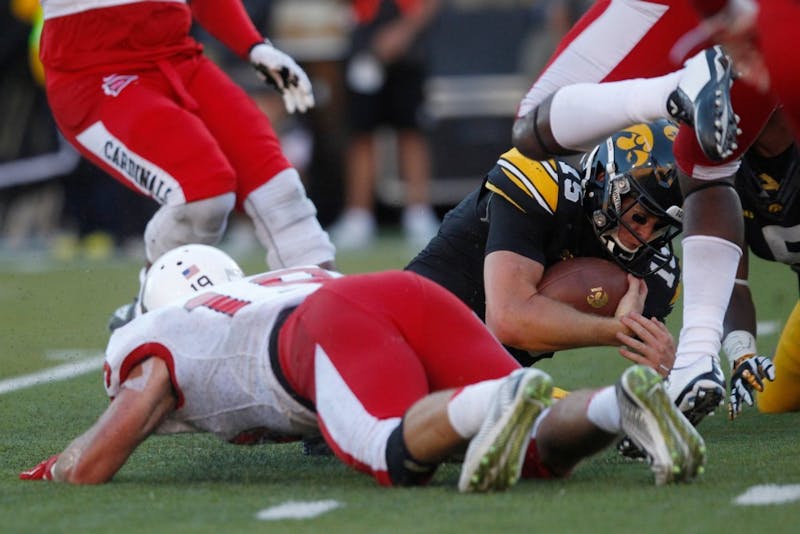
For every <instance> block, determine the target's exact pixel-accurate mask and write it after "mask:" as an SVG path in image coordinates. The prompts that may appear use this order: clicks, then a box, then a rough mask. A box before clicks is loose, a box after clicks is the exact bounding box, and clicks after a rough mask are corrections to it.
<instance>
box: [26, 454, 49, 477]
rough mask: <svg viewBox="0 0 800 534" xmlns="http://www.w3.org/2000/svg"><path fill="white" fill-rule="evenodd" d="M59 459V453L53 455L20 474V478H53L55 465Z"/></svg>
mask: <svg viewBox="0 0 800 534" xmlns="http://www.w3.org/2000/svg"><path fill="white" fill-rule="evenodd" d="M57 460H58V455H57V454H56V455H54V456H51V457H50V458H48V459H47V460H44V461H43V462H41V463H39V465H37V466H36V467H33V468H31V469H28V470H27V471H23V472H22V473H20V474H19V479H20V480H53V466H54V465H55V463H56V461H57Z"/></svg>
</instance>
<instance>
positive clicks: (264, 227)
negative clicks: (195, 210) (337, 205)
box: [243, 169, 335, 269]
mask: <svg viewBox="0 0 800 534" xmlns="http://www.w3.org/2000/svg"><path fill="white" fill-rule="evenodd" d="M243 205H244V209H245V211H246V212H247V214H248V215H249V216H250V218H251V219H252V220H253V225H254V226H255V230H256V236H258V239H259V241H261V244H262V245H264V248H266V249H267V264H268V265H269V267H270V268H271V269H280V268H283V267H294V266H298V265H320V264H323V263H326V262H332V261H333V258H334V252H335V249H334V247H333V244H332V243H331V240H330V239H329V238H328V233H327V232H325V230H323V229H322V226H321V225H320V224H319V221H318V220H317V217H316V216H317V209H316V207H314V203H313V202H311V200H309V198H308V197H307V196H306V191H305V188H304V187H303V184H302V183H301V182H300V176H299V175H298V174H297V171H296V170H295V169H286V170H284V171H281V172H280V173H278V174H276V175H275V176H274V177H273V178H272V179H271V180H269V181H268V182H267V183H265V184H264V185H262V186H261V187H259V188H258V189H256V190H254V191H253V192H252V193H250V194H249V195H247V198H246V199H245V201H244V203H243Z"/></svg>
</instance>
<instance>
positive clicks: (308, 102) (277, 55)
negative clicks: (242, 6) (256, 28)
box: [250, 41, 314, 113]
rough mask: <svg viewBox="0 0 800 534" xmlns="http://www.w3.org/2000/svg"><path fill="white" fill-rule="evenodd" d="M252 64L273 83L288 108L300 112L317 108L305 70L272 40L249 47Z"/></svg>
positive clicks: (290, 110) (259, 74) (262, 77)
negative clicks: (273, 44) (274, 44)
mask: <svg viewBox="0 0 800 534" xmlns="http://www.w3.org/2000/svg"><path fill="white" fill-rule="evenodd" d="M250 64H251V65H253V68H255V69H256V72H257V73H258V76H259V78H261V79H262V80H263V81H265V82H266V83H268V84H269V85H271V86H273V87H274V88H275V89H276V90H277V91H278V92H279V93H280V94H281V95H282V96H283V104H284V105H285V106H286V111H288V112H289V113H294V112H295V111H299V112H301V113H303V112H305V111H306V110H308V109H310V108H313V107H314V93H313V92H312V90H311V82H310V81H309V79H308V76H307V75H306V73H305V71H303V69H301V68H300V66H299V65H298V64H297V63H296V62H295V61H294V59H292V58H291V57H289V56H288V55H287V54H285V53H284V52H281V51H280V50H278V49H277V48H275V47H274V46H272V43H270V42H269V41H264V42H263V43H259V44H257V45H255V46H254V47H253V48H251V49H250Z"/></svg>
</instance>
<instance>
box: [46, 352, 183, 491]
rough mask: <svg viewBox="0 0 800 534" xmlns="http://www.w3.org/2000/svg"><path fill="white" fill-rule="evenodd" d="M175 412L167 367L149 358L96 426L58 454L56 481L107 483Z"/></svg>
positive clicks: (55, 472) (53, 472) (54, 472)
mask: <svg viewBox="0 0 800 534" xmlns="http://www.w3.org/2000/svg"><path fill="white" fill-rule="evenodd" d="M174 407H175V397H174V395H173V393H172V386H171V384H170V380H169V372H168V370H167V367H166V365H165V364H164V362H162V361H161V360H157V359H155V358H150V359H148V360H146V361H145V362H144V363H142V364H139V365H137V366H136V367H135V368H134V369H133V371H132V372H131V374H130V378H129V379H128V380H126V382H125V384H124V385H123V388H122V391H121V392H120V394H119V396H117V397H116V398H115V399H114V400H113V401H112V402H111V404H110V405H109V406H108V408H107V409H106V411H105V412H103V415H101V416H100V418H99V419H98V420H97V422H96V423H95V424H94V425H92V427H91V428H90V429H89V430H87V431H86V432H85V433H83V434H82V435H81V436H79V437H78V438H76V439H75V440H73V441H72V443H70V444H69V446H67V448H66V449H64V451H63V452H62V453H61V454H60V455H59V457H58V460H57V461H56V463H55V464H54V465H53V469H52V478H53V480H55V481H60V482H69V483H73V484H99V483H102V482H107V481H108V480H110V479H111V478H112V477H113V476H114V474H115V473H116V472H117V471H119V469H120V468H121V467H122V466H123V465H124V464H125V462H126V461H127V459H128V458H129V457H130V455H131V454H132V453H133V451H134V450H135V449H136V447H138V446H139V444H140V443H141V442H142V441H144V439H145V438H147V436H149V435H150V434H151V433H152V432H153V431H154V430H155V429H156V428H157V427H158V425H159V424H160V423H161V421H163V419H164V418H165V417H166V416H167V415H168V414H169V413H170V412H171V411H172V410H173V409H174Z"/></svg>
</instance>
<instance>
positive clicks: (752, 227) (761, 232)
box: [736, 145, 800, 268]
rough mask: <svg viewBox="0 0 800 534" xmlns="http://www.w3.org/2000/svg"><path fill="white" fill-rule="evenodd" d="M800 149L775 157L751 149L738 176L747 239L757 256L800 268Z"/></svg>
mask: <svg viewBox="0 0 800 534" xmlns="http://www.w3.org/2000/svg"><path fill="white" fill-rule="evenodd" d="M798 190H800V150H798V147H797V146H796V145H792V146H791V147H790V148H789V149H788V150H786V151H785V152H784V153H783V154H780V155H778V156H776V157H774V158H762V157H759V156H758V155H756V154H755V153H754V152H753V151H752V150H751V151H749V152H748V153H747V154H746V156H745V157H744V158H743V159H742V166H741V168H740V169H739V172H738V173H737V174H736V191H737V193H739V198H740V199H741V201H742V213H743V215H744V228H745V240H746V242H747V246H748V247H750V250H751V251H752V252H753V254H755V255H756V256H758V257H760V258H763V259H765V260H769V261H777V262H781V263H785V264H787V265H792V266H795V268H797V267H800V198H798V197H797V192H798Z"/></svg>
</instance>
